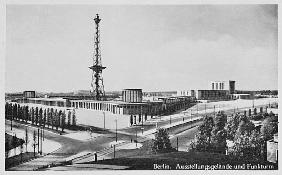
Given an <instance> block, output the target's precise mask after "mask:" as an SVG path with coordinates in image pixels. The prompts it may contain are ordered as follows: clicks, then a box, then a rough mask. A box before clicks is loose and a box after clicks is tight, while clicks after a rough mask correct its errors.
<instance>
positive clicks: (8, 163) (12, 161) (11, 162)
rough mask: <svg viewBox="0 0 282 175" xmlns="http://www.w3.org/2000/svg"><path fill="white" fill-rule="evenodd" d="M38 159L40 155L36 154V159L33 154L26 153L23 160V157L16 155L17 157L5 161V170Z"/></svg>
mask: <svg viewBox="0 0 282 175" xmlns="http://www.w3.org/2000/svg"><path fill="white" fill-rule="evenodd" d="M37 157H39V154H38V153H35V157H34V154H33V152H26V153H22V159H21V155H16V156H13V157H10V158H7V159H5V169H8V168H11V167H14V166H16V165H19V164H21V163H24V162H27V161H29V160H31V159H34V158H37Z"/></svg>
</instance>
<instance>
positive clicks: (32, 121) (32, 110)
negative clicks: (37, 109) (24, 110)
mask: <svg viewBox="0 0 282 175" xmlns="http://www.w3.org/2000/svg"><path fill="white" fill-rule="evenodd" d="M30 114H31V124H34V108H33V107H31V110H30Z"/></svg>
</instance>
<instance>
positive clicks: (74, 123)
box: [72, 109, 76, 126]
mask: <svg viewBox="0 0 282 175" xmlns="http://www.w3.org/2000/svg"><path fill="white" fill-rule="evenodd" d="M72 125H73V126H75V125H76V115H75V110H74V109H73V112H72Z"/></svg>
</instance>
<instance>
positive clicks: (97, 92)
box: [89, 14, 106, 100]
mask: <svg viewBox="0 0 282 175" xmlns="http://www.w3.org/2000/svg"><path fill="white" fill-rule="evenodd" d="M94 21H95V25H96V27H95V36H94V54H93V65H92V66H91V67H89V69H91V70H92V80H91V90H90V93H91V95H92V96H93V98H94V99H95V100H103V98H104V96H105V91H104V83H103V77H102V71H103V70H104V69H105V68H106V67H104V66H102V61H101V51H100V30H99V23H100V21H101V19H100V18H99V15H98V14H97V15H96V17H95V18H94Z"/></svg>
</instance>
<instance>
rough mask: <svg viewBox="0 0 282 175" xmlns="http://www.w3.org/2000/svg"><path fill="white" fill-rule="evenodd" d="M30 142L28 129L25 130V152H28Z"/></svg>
mask: <svg viewBox="0 0 282 175" xmlns="http://www.w3.org/2000/svg"><path fill="white" fill-rule="evenodd" d="M28 142H29V140H28V131H27V127H26V128H25V152H27V144H28Z"/></svg>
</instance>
